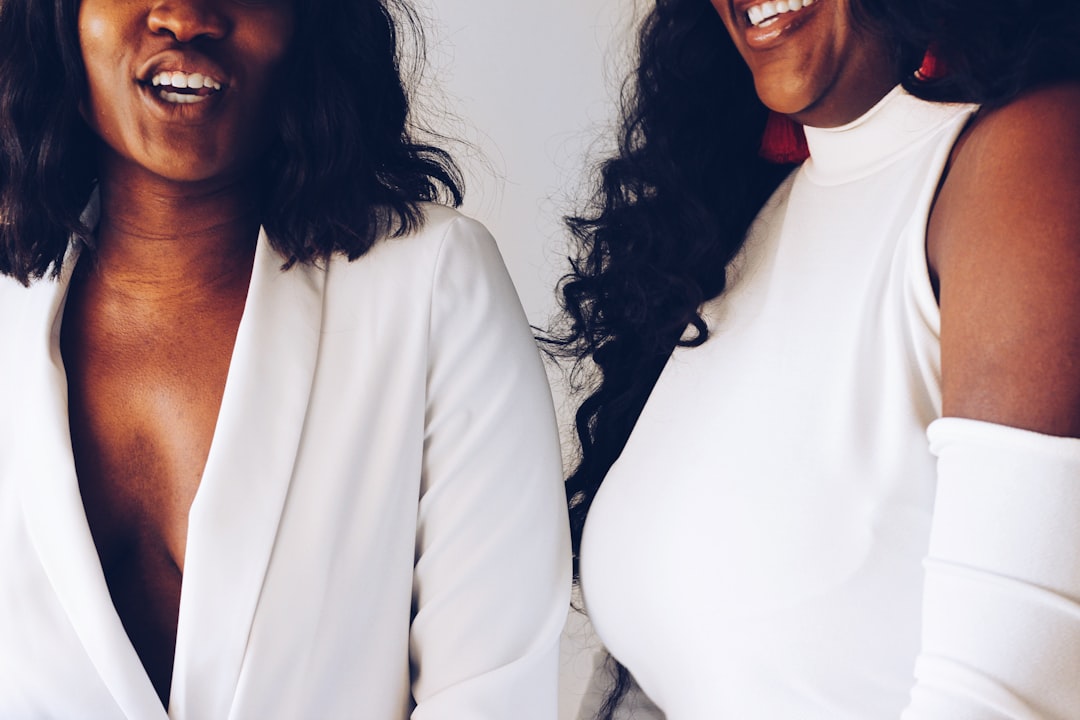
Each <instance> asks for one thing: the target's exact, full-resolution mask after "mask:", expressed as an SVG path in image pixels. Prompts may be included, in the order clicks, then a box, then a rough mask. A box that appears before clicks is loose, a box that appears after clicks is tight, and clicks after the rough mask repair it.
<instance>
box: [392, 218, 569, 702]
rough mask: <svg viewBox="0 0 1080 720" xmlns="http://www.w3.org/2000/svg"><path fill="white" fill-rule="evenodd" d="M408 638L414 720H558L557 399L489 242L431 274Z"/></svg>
mask: <svg viewBox="0 0 1080 720" xmlns="http://www.w3.org/2000/svg"><path fill="white" fill-rule="evenodd" d="M429 342H430V347H429V350H428V352H429V358H430V359H429V369H428V391H427V396H428V407H427V417H426V426H427V429H426V437H425V446H424V469H423V473H424V475H423V478H422V483H421V498H420V507H419V516H418V527H417V558H416V567H415V570H414V587H413V603H414V617H413V623H412V629H411V633H410V656H411V661H412V665H413V682H412V688H413V697H414V699H415V701H416V708H415V710H414V712H413V715H412V717H413V718H414V720H503V719H505V720H553V719H554V718H555V717H556V714H557V691H558V649H559V637H560V633H561V631H562V627H563V624H564V622H565V619H566V613H567V610H568V609H569V601H570V565H569V559H570V550H569V533H568V523H567V512H566V500H565V492H564V490H563V481H562V464H561V454H560V451H559V439H558V432H557V429H556V425H555V418H554V412H553V410H552V404H551V394H550V390H549V387H548V383H547V378H546V375H545V373H544V369H543V364H542V362H541V360H540V355H539V352H538V349H537V347H536V344H535V342H534V340H533V336H532V332H531V330H530V328H529V326H528V324H527V322H526V320H525V315H524V313H523V312H522V309H521V305H520V303H519V301H518V298H517V295H516V293H515V291H514V287H513V284H512V283H511V281H510V278H509V276H508V275H507V273H506V270H505V268H504V267H503V263H502V259H501V258H500V256H499V253H498V250H497V248H496V246H495V243H494V241H493V240H492V239H491V236H490V235H488V233H487V231H486V230H484V228H483V227H482V226H480V225H479V224H478V223H475V222H473V221H471V220H468V219H465V218H458V219H455V220H453V221H452V222H451V224H450V227H449V228H448V230H447V233H446V237H445V239H444V241H443V246H442V249H441V250H440V255H439V259H438V262H437V264H436V269H435V277H434V278H433V292H432V308H431V330H430V337H429Z"/></svg>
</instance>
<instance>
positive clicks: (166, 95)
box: [149, 70, 221, 105]
mask: <svg viewBox="0 0 1080 720" xmlns="http://www.w3.org/2000/svg"><path fill="white" fill-rule="evenodd" d="M149 84H150V85H151V86H152V87H153V89H154V90H156V91H157V96H158V97H159V98H161V99H162V100H164V101H165V102H167V103H175V104H178V105H190V104H192V103H200V102H204V101H205V100H207V99H208V98H210V97H212V96H213V95H216V94H217V93H219V92H221V82H220V81H218V80H217V79H215V78H212V77H210V76H209V75H203V74H202V73H185V72H180V71H179V70H165V71H163V72H159V73H157V74H156V75H154V76H153V77H152V78H150V83H149Z"/></svg>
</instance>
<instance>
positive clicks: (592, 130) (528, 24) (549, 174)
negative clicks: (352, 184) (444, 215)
mask: <svg viewBox="0 0 1080 720" xmlns="http://www.w3.org/2000/svg"><path fill="white" fill-rule="evenodd" d="M415 1H416V2H417V3H418V6H419V9H420V12H421V13H422V14H423V15H426V16H427V20H428V23H427V26H428V33H429V36H428V45H429V57H428V62H429V80H430V81H431V84H432V85H433V86H434V87H435V88H436V89H437V93H436V96H435V98H436V100H435V103H434V104H435V106H436V109H437V108H439V107H442V108H445V109H448V110H449V111H450V115H451V117H450V118H445V117H444V118H442V119H441V120H436V123H435V124H436V127H437V128H438V129H439V130H442V131H444V132H446V133H448V134H450V135H452V136H455V137H458V138H461V139H464V140H466V141H467V142H468V143H470V144H471V145H472V146H473V147H474V148H475V150H474V151H468V150H466V152H464V153H463V152H462V151H461V150H462V149H461V148H458V150H459V152H458V156H459V158H460V159H461V160H463V165H464V169H465V172H466V182H467V192H466V203H465V208H464V210H465V212H466V213H467V214H469V215H471V216H473V217H475V218H477V219H479V220H481V221H482V222H483V223H484V224H485V225H487V227H488V228H489V229H490V230H491V231H492V233H493V234H494V235H495V238H496V239H497V240H498V242H499V246H500V249H501V250H502V253H503V257H504V258H505V260H506V264H507V266H508V267H509V269H510V274H511V276H512V277H513V279H514V283H515V285H516V286H517V290H518V293H519V295H520V296H521V299H522V303H523V304H524V306H525V310H526V313H527V314H528V316H529V319H530V321H531V322H532V323H533V324H534V325H540V326H542V325H544V324H546V323H547V322H548V319H549V317H550V316H551V314H552V312H553V311H554V309H555V304H554V293H553V288H554V286H555V283H556V281H557V279H558V277H559V276H560V275H561V274H562V273H563V272H564V271H565V255H566V245H565V243H566V239H565V238H566V236H565V233H564V231H563V229H562V225H561V216H562V215H564V214H565V213H567V212H569V211H570V210H572V209H573V207H574V203H575V202H577V201H580V200H581V198H582V197H583V192H586V191H587V180H586V179H585V178H584V177H583V168H584V167H585V163H586V158H587V156H589V154H590V152H592V153H593V156H594V157H595V155H596V153H598V152H599V151H600V150H601V149H602V147H603V145H604V143H605V142H610V140H609V138H610V137H611V133H610V132H605V130H606V129H608V128H609V127H610V125H611V123H612V121H613V118H614V114H615V111H614V103H615V98H616V96H617V94H618V89H619V84H620V82H621V79H622V75H623V73H624V66H625V61H626V58H627V56H628V49H629V47H631V40H630V38H631V35H632V28H633V25H634V21H633V14H634V7H635V0H539V1H538V2H529V1H528V0H415ZM429 90H430V88H429ZM440 93H441V97H440V96H439V94H440ZM605 138H607V139H608V140H605ZM555 390H556V392H555V394H556V404H557V405H562V392H561V389H560V388H559V387H558V386H557V384H556V388H555ZM563 410H564V417H565V408H564V409H563ZM594 655H595V641H594V640H593V639H592V636H591V633H590V632H589V629H588V627H587V624H586V623H585V622H584V621H583V620H582V618H581V617H580V616H579V615H578V614H577V613H571V616H570V618H569V622H568V624H567V631H566V633H564V641H563V658H562V672H561V683H562V687H561V700H560V709H559V718H560V720H572V719H573V718H574V717H575V716H576V715H577V711H578V707H579V705H580V704H581V698H582V695H583V693H584V691H585V685H586V682H587V681H588V678H589V675H590V674H591V672H592V666H593V662H594Z"/></svg>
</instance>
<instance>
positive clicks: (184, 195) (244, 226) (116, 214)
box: [93, 173, 259, 301]
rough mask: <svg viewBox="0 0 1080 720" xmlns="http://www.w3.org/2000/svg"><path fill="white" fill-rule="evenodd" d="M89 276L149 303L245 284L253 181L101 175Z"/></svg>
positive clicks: (252, 233) (252, 231)
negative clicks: (185, 180) (179, 180)
mask: <svg viewBox="0 0 1080 720" xmlns="http://www.w3.org/2000/svg"><path fill="white" fill-rule="evenodd" d="M100 200H101V215H100V220H99V224H98V229H97V242H96V246H95V251H94V261H93V274H94V275H95V277H96V278H97V280H98V281H100V282H101V283H102V284H103V285H104V286H106V287H108V288H110V289H112V290H115V291H119V292H120V293H121V294H123V295H126V296H130V297H132V298H133V299H140V300H146V301H154V300H167V301H172V300H174V299H175V298H177V297H180V296H186V297H192V296H201V297H204V298H208V299H209V298H212V297H213V296H215V295H217V294H219V293H221V292H232V291H234V290H235V289H236V286H237V285H238V284H239V285H243V286H244V287H246V284H247V281H248V278H249V277H250V271H251V263H252V258H253V256H254V250H255V242H256V238H257V234H258V228H259V217H258V212H257V204H256V194H255V191H254V188H253V181H252V180H251V179H247V178H245V179H242V180H237V181H233V182H225V183H215V184H213V185H209V184H205V183H174V182H169V181H165V180H161V179H159V178H147V177H145V176H141V177H139V176H135V177H133V176H132V175H130V174H111V175H110V174H109V173H102V178H101V180H100Z"/></svg>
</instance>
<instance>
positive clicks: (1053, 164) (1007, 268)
mask: <svg viewBox="0 0 1080 720" xmlns="http://www.w3.org/2000/svg"><path fill="white" fill-rule="evenodd" d="M927 249H928V257H929V259H930V264H931V268H932V271H933V273H934V274H935V276H936V277H937V280H938V284H939V288H940V303H941V323H942V325H941V334H942V338H941V340H942V385H943V394H944V397H943V401H944V412H945V414H946V415H954V416H959V417H969V418H973V419H977V420H986V421H989V422H998V423H1002V424H1007V425H1013V426H1017V427H1023V428H1026V429H1029V430H1035V431H1038V432H1044V433H1048V434H1054V435H1068V436H1080V83H1069V84H1059V85H1052V86H1046V87H1041V88H1037V89H1033V90H1030V91H1028V92H1026V93H1025V94H1023V95H1021V96H1019V97H1018V98H1016V99H1015V100H1013V101H1012V102H1010V103H1009V104H1008V105H1005V106H1003V107H1000V108H995V109H993V110H988V111H984V112H982V113H980V114H979V115H978V116H977V117H976V118H975V120H974V121H973V122H972V124H971V125H970V127H969V128H968V129H967V130H966V131H965V132H964V134H963V135H962V136H961V138H960V141H959V142H958V143H957V148H956V150H955V152H954V153H953V158H952V161H951V163H950V168H949V172H948V174H947V176H946V179H945V181H944V182H943V184H942V187H941V191H940V194H939V196H938V200H937V203H936V204H935V207H934V210H933V212H932V213H931V218H930V224H929V226H928V229H927Z"/></svg>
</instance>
